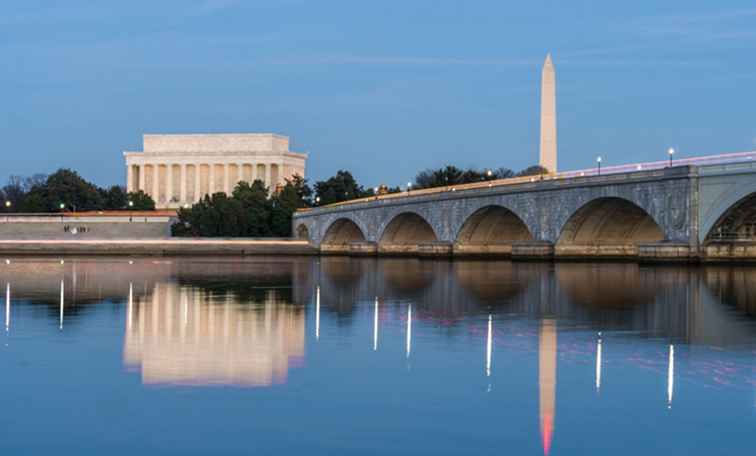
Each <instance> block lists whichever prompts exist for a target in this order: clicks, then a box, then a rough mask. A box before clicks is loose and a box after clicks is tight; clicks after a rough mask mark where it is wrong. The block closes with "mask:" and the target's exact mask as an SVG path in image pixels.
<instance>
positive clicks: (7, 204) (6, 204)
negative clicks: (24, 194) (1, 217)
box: [5, 201, 12, 209]
mask: <svg viewBox="0 0 756 456" xmlns="http://www.w3.org/2000/svg"><path fill="white" fill-rule="evenodd" d="M11 206H12V204H11V202H10V201H6V202H5V207H6V208H8V209H10V207H11Z"/></svg>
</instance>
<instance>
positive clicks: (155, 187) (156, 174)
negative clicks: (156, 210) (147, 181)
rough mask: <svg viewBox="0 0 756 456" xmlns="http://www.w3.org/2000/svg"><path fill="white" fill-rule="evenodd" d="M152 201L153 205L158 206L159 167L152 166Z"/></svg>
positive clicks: (154, 164)
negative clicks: (153, 201)
mask: <svg viewBox="0 0 756 456" xmlns="http://www.w3.org/2000/svg"><path fill="white" fill-rule="evenodd" d="M152 199H153V200H155V204H156V205H159V204H160V165H158V164H157V163H153V164H152Z"/></svg>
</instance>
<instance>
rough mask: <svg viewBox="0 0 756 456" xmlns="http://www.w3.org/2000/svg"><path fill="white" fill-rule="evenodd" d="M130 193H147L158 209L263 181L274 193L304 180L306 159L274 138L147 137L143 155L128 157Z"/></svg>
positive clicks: (256, 135) (263, 135) (254, 135)
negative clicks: (296, 177) (293, 181)
mask: <svg viewBox="0 0 756 456" xmlns="http://www.w3.org/2000/svg"><path fill="white" fill-rule="evenodd" d="M123 155H124V158H125V159H126V187H127V189H128V191H130V192H132V191H137V190H143V191H144V192H145V193H147V194H149V195H150V196H151V197H152V199H154V200H155V204H156V206H157V207H158V208H177V207H181V206H185V205H187V204H192V203H194V202H196V201H198V200H200V199H201V198H202V197H204V196H205V195H206V194H212V193H216V192H225V193H226V194H231V192H233V190H234V187H235V186H236V184H237V183H238V182H241V181H244V182H250V183H251V182H254V181H255V180H261V181H263V182H264V183H265V185H266V186H267V187H269V188H270V190H271V191H274V190H275V189H276V187H277V186H278V185H279V184H281V185H282V184H284V183H285V181H284V179H286V178H290V177H291V176H293V175H295V174H298V175H300V176H302V177H304V175H305V162H306V161H307V154H303V153H297V152H292V151H290V150H289V138H288V137H286V136H281V135H275V134H269V133H245V134H191V135H144V150H143V151H141V152H128V151H127V152H124V153H123Z"/></svg>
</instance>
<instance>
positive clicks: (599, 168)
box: [596, 156, 601, 176]
mask: <svg viewBox="0 0 756 456" xmlns="http://www.w3.org/2000/svg"><path fill="white" fill-rule="evenodd" d="M596 163H598V175H599V176H600V175H601V156H598V157H596Z"/></svg>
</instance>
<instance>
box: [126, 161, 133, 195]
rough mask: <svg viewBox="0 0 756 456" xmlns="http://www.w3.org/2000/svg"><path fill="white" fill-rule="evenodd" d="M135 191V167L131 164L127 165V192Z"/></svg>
mask: <svg viewBox="0 0 756 456" xmlns="http://www.w3.org/2000/svg"><path fill="white" fill-rule="evenodd" d="M133 191H134V166H133V165H132V164H131V163H129V164H128V165H126V192H133Z"/></svg>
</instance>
